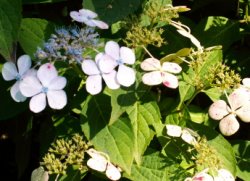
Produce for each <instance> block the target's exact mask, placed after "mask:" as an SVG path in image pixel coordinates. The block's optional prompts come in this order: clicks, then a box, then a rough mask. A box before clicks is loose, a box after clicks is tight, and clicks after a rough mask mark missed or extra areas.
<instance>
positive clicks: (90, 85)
mask: <svg viewBox="0 0 250 181" xmlns="http://www.w3.org/2000/svg"><path fill="white" fill-rule="evenodd" d="M103 56H104V54H103V53H99V54H97V55H96V57H95V62H94V61H93V60H84V61H83V62H82V70H83V72H84V73H85V74H87V75H89V76H88V78H87V80H86V90H87V92H89V93H90V94H92V95H95V94H98V93H100V92H101V90H102V78H103V79H104V82H105V83H106V84H107V86H108V87H109V88H110V89H118V88H119V87H120V84H119V83H118V82H117V80H116V75H117V72H116V71H115V70H111V71H110V72H109V73H103V72H102V71H101V70H100V69H99V67H98V65H97V64H98V61H99V60H100V59H101V58H102V57H103Z"/></svg>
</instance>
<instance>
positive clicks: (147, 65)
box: [141, 58, 182, 89]
mask: <svg viewBox="0 0 250 181" xmlns="http://www.w3.org/2000/svg"><path fill="white" fill-rule="evenodd" d="M141 68H142V69H143V70H145V71H151V72H149V73H145V74H144V75H143V77H142V81H143V83H144V84H147V85H159V84H161V83H163V85H165V86H166V87H169V88H172V89H175V88H177V87H178V79H177V77H176V76H175V75H173V74H177V73H180V72H181V70H182V69H181V67H180V66H179V65H178V64H176V63H173V62H164V63H163V64H162V65H161V63H160V61H159V60H157V59H155V58H147V59H146V60H144V61H143V62H142V63H141Z"/></svg>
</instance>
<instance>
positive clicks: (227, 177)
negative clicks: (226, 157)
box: [214, 169, 235, 181]
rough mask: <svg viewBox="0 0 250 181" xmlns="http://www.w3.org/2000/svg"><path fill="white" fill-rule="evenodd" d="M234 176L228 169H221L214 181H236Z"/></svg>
mask: <svg viewBox="0 0 250 181" xmlns="http://www.w3.org/2000/svg"><path fill="white" fill-rule="evenodd" d="M234 180H235V179H234V176H233V175H232V174H231V173H230V172H229V171H228V170H226V169H219V170H218V175H217V176H215V177H214V181H234Z"/></svg>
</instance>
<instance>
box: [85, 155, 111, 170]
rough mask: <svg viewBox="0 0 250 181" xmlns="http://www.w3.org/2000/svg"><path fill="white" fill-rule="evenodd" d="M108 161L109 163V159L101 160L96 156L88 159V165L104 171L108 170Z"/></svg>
mask: <svg viewBox="0 0 250 181" xmlns="http://www.w3.org/2000/svg"><path fill="white" fill-rule="evenodd" d="M107 163H108V162H107V161H103V160H99V159H95V158H90V159H89V160H88V161H87V165H88V167H89V168H91V169H93V170H96V171H99V172H104V171H105V170H106V167H107Z"/></svg>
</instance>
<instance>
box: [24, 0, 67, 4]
mask: <svg viewBox="0 0 250 181" xmlns="http://www.w3.org/2000/svg"><path fill="white" fill-rule="evenodd" d="M62 1H66V0H23V4H40V3H57V2H62Z"/></svg>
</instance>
